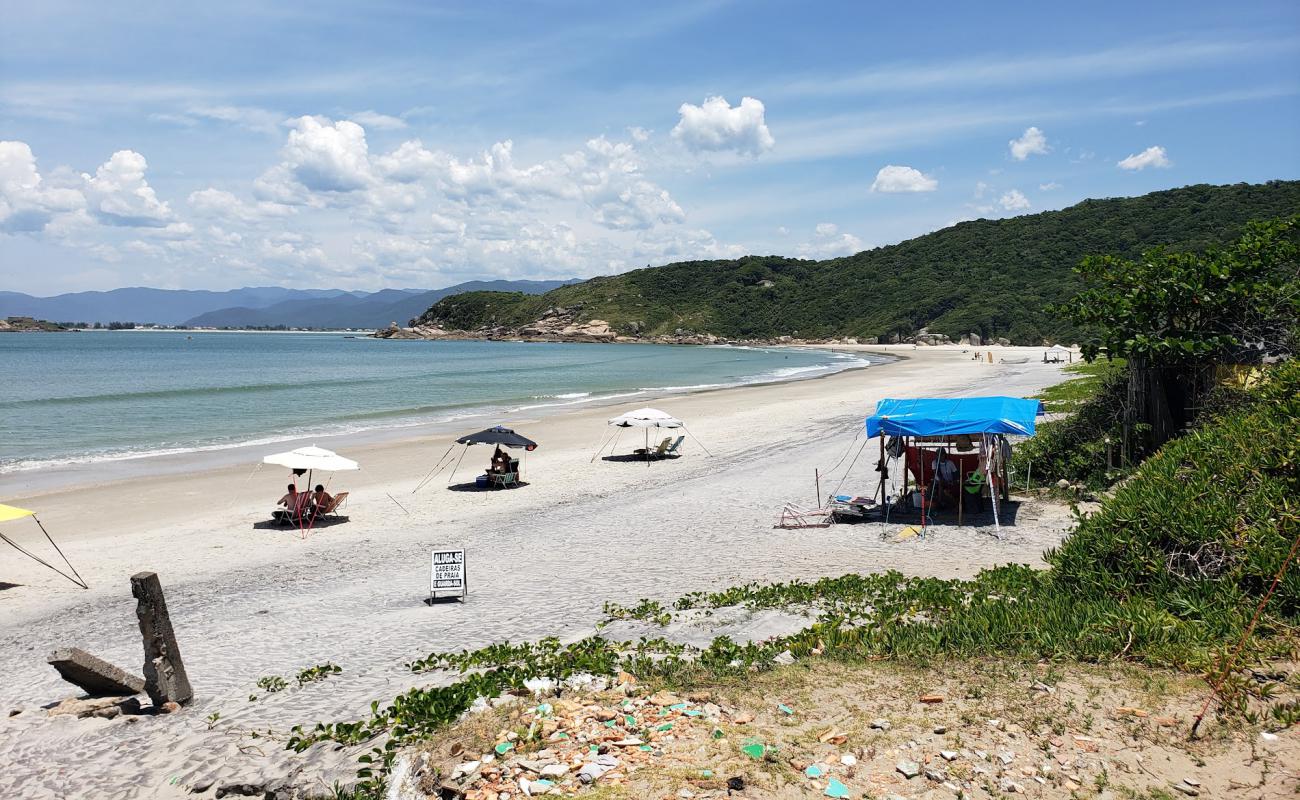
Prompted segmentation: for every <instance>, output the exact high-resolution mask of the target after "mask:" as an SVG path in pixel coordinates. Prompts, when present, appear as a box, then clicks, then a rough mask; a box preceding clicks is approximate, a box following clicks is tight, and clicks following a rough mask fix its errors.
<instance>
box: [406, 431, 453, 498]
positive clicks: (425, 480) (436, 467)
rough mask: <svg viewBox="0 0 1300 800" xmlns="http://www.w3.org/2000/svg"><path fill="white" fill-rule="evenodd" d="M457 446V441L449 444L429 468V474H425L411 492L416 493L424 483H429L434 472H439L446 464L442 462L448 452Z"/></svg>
mask: <svg viewBox="0 0 1300 800" xmlns="http://www.w3.org/2000/svg"><path fill="white" fill-rule="evenodd" d="M455 446H456V443H455V442H452V443H451V444H449V445H447V449H446V450H445V451H443V454H442V455H441V456H439V457H438V460H437V461H436V462H435V463H434V465H433V469H431V470H429V474H428V475H425V476H424V478H422V479H421V480H420V482H419V483H417V484H416V485H415V488H414V489H412V490H411V494H415V493H416V492H418V491H420V490H421V489H423V488H424V485H425V484H426V483H428V482H429V480H430V479H432V478H433V476H434V473H436V472H438V470H439V469H441V468H442V467H444V466H446V465H445V464H443V463H442V462H443V461H444V460H445V459H446V458H447V454H448V453H450V452H451V451H452V448H454V447H455Z"/></svg>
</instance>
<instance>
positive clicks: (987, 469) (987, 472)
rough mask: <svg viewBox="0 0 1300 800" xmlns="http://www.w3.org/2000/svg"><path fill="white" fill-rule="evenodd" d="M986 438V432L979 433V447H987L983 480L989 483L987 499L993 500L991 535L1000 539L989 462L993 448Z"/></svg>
mask: <svg viewBox="0 0 1300 800" xmlns="http://www.w3.org/2000/svg"><path fill="white" fill-rule="evenodd" d="M988 439H989V436H988V434H987V433H985V434H982V435H981V437H980V449H981V450H983V449H984V448H985V447H988V460H986V461H985V462H984V463H985V467H984V478H985V480H987V481H988V484H989V500H991V501H992V502H993V531H994V534H993V535H994V537H995V538H998V539H1001V538H1002V521H1001V520H1000V519H999V518H998V491H997V488H996V487H995V486H994V485H993V469H992V466H993V465H992V464H991V463H989V462H990V461H992V458H993V449H992V447H989V446H988Z"/></svg>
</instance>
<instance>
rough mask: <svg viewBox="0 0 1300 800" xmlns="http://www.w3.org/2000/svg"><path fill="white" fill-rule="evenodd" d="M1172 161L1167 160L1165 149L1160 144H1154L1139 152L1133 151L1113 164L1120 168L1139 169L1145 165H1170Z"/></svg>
mask: <svg viewBox="0 0 1300 800" xmlns="http://www.w3.org/2000/svg"><path fill="white" fill-rule="evenodd" d="M1172 164H1173V162H1172V161H1170V160H1169V156H1168V155H1166V153H1165V149H1164V148H1163V147H1161V146H1160V145H1154V146H1152V147H1148V148H1147V149H1145V150H1143V151H1142V152H1141V153H1135V154H1133V155H1131V156H1129V157H1128V158H1126V159H1124V160H1123V161H1120V162H1119V163H1118V164H1116V165H1115V166H1117V167H1119V168H1120V169H1128V170H1141V169H1146V168H1147V167H1159V168H1161V169H1164V168H1167V167H1169V166H1172Z"/></svg>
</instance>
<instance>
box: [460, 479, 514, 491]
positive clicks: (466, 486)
mask: <svg viewBox="0 0 1300 800" xmlns="http://www.w3.org/2000/svg"><path fill="white" fill-rule="evenodd" d="M527 485H528V481H520V482H519V483H516V484H512V485H510V486H479V485H478V484H476V483H473V482H471V483H456V484H452V485H451V486H448V487H447V489H448V490H450V491H453V492H500V491H510V490H512V489H522V488H523V487H525V486H527Z"/></svg>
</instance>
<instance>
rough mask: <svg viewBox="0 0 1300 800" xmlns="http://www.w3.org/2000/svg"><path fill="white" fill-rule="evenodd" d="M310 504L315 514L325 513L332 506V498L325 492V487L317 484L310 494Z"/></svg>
mask: <svg viewBox="0 0 1300 800" xmlns="http://www.w3.org/2000/svg"><path fill="white" fill-rule="evenodd" d="M311 504H312V506H314V507H315V509H316V511H317V512H320V511H326V510H328V509H329V508H331V507H332V506H333V505H334V498H333V497H330V493H329V492H327V491H325V487H324V486H321V485H320V484H319V483H318V484H316V490H315V491H314V492H312V495H311Z"/></svg>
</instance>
